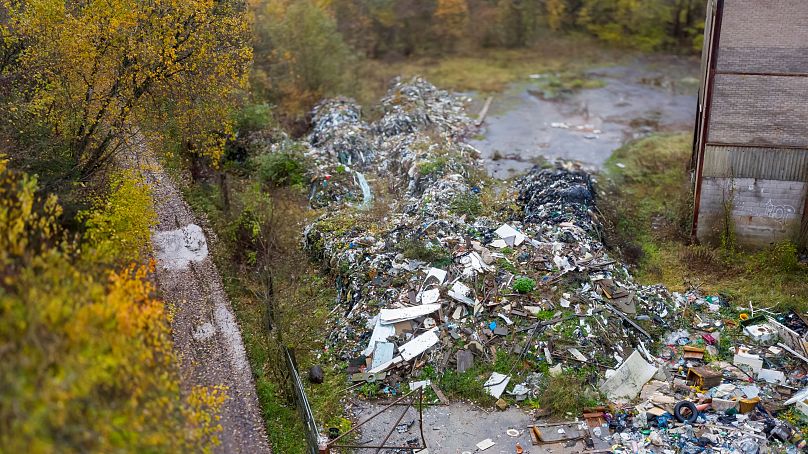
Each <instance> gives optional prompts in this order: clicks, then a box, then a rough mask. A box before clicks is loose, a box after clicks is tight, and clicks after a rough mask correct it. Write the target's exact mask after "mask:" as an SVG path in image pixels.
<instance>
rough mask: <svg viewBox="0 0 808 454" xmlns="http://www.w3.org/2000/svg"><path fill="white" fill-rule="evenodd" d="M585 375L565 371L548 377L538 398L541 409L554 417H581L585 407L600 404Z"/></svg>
mask: <svg viewBox="0 0 808 454" xmlns="http://www.w3.org/2000/svg"><path fill="white" fill-rule="evenodd" d="M584 375H585V374H584V373H581V372H571V371H565V372H563V373H561V374H560V375H558V376H555V377H553V376H551V375H548V376H547V378H546V379H545V382H544V390H543V391H542V393H541V394H540V395H539V397H538V403H539V406H540V407H541V408H545V409H547V410H550V411H551V412H552V413H553V414H554V415H559V416H560V415H564V414H567V413H570V414H572V415H576V416H577V415H580V414H581V411H582V410H583V409H584V407H593V406H596V405H599V404H600V401H601V399H600V398H599V397H600V396H598V394H597V393H596V392H595V391H594V390H592V387H591V386H588V385H587V382H586V378H585V376H584Z"/></svg>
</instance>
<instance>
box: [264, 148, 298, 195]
mask: <svg viewBox="0 0 808 454" xmlns="http://www.w3.org/2000/svg"><path fill="white" fill-rule="evenodd" d="M255 164H256V167H257V172H258V177H259V178H260V179H261V182H262V183H264V184H268V185H271V186H300V185H302V184H303V183H304V182H305V181H306V163H305V158H304V157H303V153H301V152H300V151H298V150H295V149H289V150H283V151H274V152H271V153H265V154H262V155H259V156H257V157H256V158H255Z"/></svg>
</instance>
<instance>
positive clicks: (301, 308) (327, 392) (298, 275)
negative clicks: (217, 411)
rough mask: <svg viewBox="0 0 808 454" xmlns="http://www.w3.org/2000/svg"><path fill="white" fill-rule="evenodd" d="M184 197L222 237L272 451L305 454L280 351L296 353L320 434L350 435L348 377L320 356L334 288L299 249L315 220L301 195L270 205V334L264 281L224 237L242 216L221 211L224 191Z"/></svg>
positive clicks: (235, 186) (277, 194)
mask: <svg viewBox="0 0 808 454" xmlns="http://www.w3.org/2000/svg"><path fill="white" fill-rule="evenodd" d="M248 185H249V182H248V181H234V182H231V183H230V189H231V196H230V198H231V200H232V201H233V202H232V203H234V204H238V201H239V198H240V197H245V194H246V192H245V186H248ZM185 198H186V200H188V202H189V204H190V205H191V206H192V208H193V209H194V211H196V212H197V213H203V214H204V215H205V217H207V219H208V220H209V221H210V224H211V226H212V227H213V228H214V229H215V230H216V231H217V232H219V233H220V241H216V242H212V244H211V245H210V246H211V253H212V256H213V259H214V261H215V263H216V265H217V267H218V269H219V272H220V274H221V276H222V280H223V282H224V286H225V291H226V292H227V294H228V297H229V298H230V300H231V302H232V305H233V310H234V312H235V315H236V318H237V319H238V322H239V326H240V327H241V333H242V338H243V340H244V345H245V349H246V351H247V357H248V360H249V362H250V365H251V367H252V371H253V376H254V378H255V382H256V389H257V392H258V400H259V403H260V405H261V410H262V414H263V416H264V420H265V423H266V428H267V433H268V435H269V438H270V442H271V444H272V447H273V450H274V451H275V452H283V453H292V454H297V453H300V454H303V453H304V452H306V451H305V445H303V444H301V440H304V439H305V431H304V428H303V425H302V423H301V421H300V418H299V416H298V413H297V409H296V408H295V407H294V406H293V405H292V404H291V402H292V401H291V399H290V395H289V389H288V388H287V386H286V382H285V378H284V374H285V366H284V362H283V356H282V353H281V351H282V350H281V346H282V345H286V346H288V347H290V348H291V349H293V350H294V351H295V356H296V359H297V362H298V367H299V369H300V370H299V372H300V375H301V377H302V379H303V383H304V385H305V386H306V394H307V396H308V398H309V401H310V403H311V406H312V409H313V411H314V414H315V417H316V418H317V420H318V423H320V425H321V426H322V427H340V428H341V429H345V426H346V421H347V420H346V419H345V418H344V416H345V414H344V411H345V409H344V405H343V404H342V401H343V399H344V398H345V396H346V392H345V387H346V385H345V376H344V374H343V373H342V372H341V371H340V370H338V369H335V367H334V364H335V363H336V361H335V360H332V358H330V357H329V355H327V354H322V352H323V351H324V350H325V348H324V341H325V338H324V336H323V335H322V333H323V331H322V330H323V326H325V322H326V318H327V316H328V312H329V305H330V304H331V303H332V302H333V301H334V298H335V287H334V283H333V281H332V280H331V278H330V277H326V276H323V275H321V274H320V271H319V270H318V269H317V268H316V267H314V266H313V265H312V264H311V263H310V262H309V260H308V257H307V256H306V255H305V253H303V251H301V250H300V249H299V235H300V231H301V228H302V225H303V222H304V221H306V220H308V219H310V217H311V216H313V215H314V214H315V213H313V212H311V211H310V210H308V209H307V208H306V204H305V200H304V199H303V196H302V195H301V193H300V191H297V190H295V189H284V188H279V189H275V190H274V191H273V192H272V193H271V199H272V204H271V206H267V207H266V209H267V210H275V213H274V214H273V216H270V218H272V219H283V222H276V223H275V224H273V227H274V228H273V229H271V230H272V232H273V239H272V240H273V241H272V242H273V244H275V247H276V248H277V250H275V251H273V256H274V257H275V259H274V260H271V261H270V264H269V265H270V268H271V270H272V277H273V289H274V299H273V301H274V302H275V303H274V304H275V306H274V312H275V314H274V319H275V327H274V329H273V331H271V332H270V331H268V329H267V310H266V303H265V300H264V296H263V295H264V293H265V292H264V288H263V286H262V284H261V280H262V278H261V276H260V275H259V273H258V272H257V270H256V269H255V268H254V267H252V266H250V265H249V264H247V263H244V262H243V261H238V260H234V259H233V257H234V256H236V255H238V253H237V251H234V250H233V249H234V244H233V242H232V241H230V240H228V237H227V236H226V235H222V232H226V231H228V229H229V228H230V227H231V224H232V223H233V222H235V220H237V219H238V216H233V215H232V214H228V213H225V212H224V211H223V207H222V202H221V201H222V197H221V194H220V190H219V189H218V188H217V187H215V186H212V185H205V184H197V185H195V186H193V187H191V188H188V189H186V190H185ZM318 356H319V357H318ZM314 364H321V365H322V366H323V369H324V371H325V383H323V384H321V385H313V384H308V381H307V380H306V374H307V371H308V369H309V367H310V366H312V365H314ZM347 424H348V425H350V422H349V421H347Z"/></svg>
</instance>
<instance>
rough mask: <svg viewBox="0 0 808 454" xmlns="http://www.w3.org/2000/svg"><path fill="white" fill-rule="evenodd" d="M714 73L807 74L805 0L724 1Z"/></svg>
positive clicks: (807, 50)
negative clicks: (715, 71) (716, 70)
mask: <svg viewBox="0 0 808 454" xmlns="http://www.w3.org/2000/svg"><path fill="white" fill-rule="evenodd" d="M719 42H720V45H719V51H718V61H717V64H718V66H717V67H718V70H719V71H734V72H747V73H748V72H755V73H760V72H762V73H808V1H806V0H725V1H724V16H723V20H722V25H721V39H720V41H719Z"/></svg>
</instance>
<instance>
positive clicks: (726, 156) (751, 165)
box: [703, 138, 808, 181]
mask: <svg viewBox="0 0 808 454" xmlns="http://www.w3.org/2000/svg"><path fill="white" fill-rule="evenodd" d="M807 139H808V138H807ZM703 176H704V177H705V178H709V177H724V178H731V177H735V178H761V179H764V180H780V181H808V150H795V149H783V148H747V147H721V146H714V145H708V146H707V149H706V151H705V153H704V170H703Z"/></svg>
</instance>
